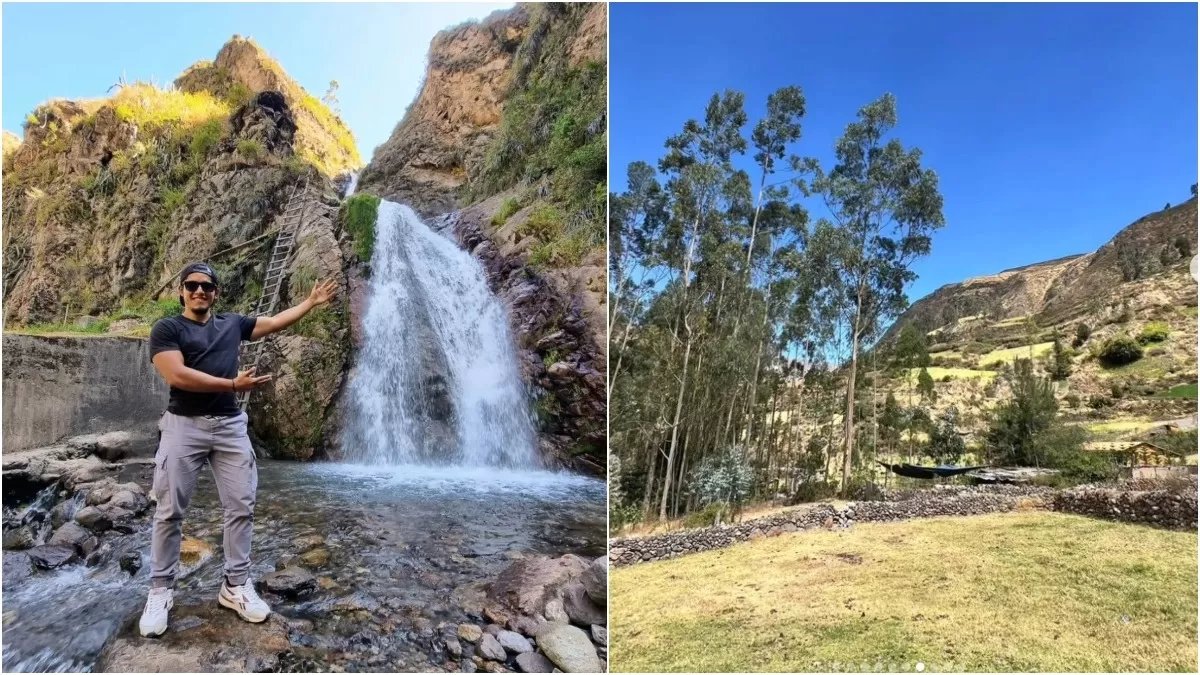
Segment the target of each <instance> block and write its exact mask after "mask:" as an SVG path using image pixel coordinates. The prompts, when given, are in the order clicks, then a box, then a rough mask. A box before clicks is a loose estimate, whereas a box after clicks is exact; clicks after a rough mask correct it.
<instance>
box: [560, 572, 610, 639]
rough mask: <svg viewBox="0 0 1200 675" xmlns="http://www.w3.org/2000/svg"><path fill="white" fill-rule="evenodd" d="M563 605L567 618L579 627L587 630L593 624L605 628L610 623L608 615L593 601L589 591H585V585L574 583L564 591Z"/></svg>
mask: <svg viewBox="0 0 1200 675" xmlns="http://www.w3.org/2000/svg"><path fill="white" fill-rule="evenodd" d="M562 603H563V609H565V610H566V612H567V617H568V618H569V619H570V621H571V623H573V624H575V625H577V626H582V627H584V628H587V627H588V626H591V625H592V624H599V625H601V626H603V625H606V624H607V623H608V616H607V614H606V613H605V612H604V610H602V609H600V608H599V607H597V606H596V603H594V602H592V601H591V599H590V598H589V597H588V595H587V591H585V590H584V589H583V584H581V583H579V582H578V581H575V582H572V583H571V584H570V585H568V586H567V587H566V588H565V589H564V590H563V596H562Z"/></svg>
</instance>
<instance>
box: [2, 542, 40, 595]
mask: <svg viewBox="0 0 1200 675" xmlns="http://www.w3.org/2000/svg"><path fill="white" fill-rule="evenodd" d="M30 574H33V563H32V560H31V559H30V557H29V554H28V553H26V552H24V551H21V552H17V551H13V552H11V553H10V552H8V551H5V552H4V590H8V589H10V588H15V587H16V586H17V585H18V584H20V583H21V582H23V581H25V580H26V579H28V578H29V575H30Z"/></svg>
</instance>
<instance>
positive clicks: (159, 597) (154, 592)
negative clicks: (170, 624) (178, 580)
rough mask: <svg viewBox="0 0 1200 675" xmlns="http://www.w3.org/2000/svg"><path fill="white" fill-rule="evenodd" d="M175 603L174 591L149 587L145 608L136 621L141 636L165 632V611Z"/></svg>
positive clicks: (153, 635) (169, 609) (155, 635)
mask: <svg viewBox="0 0 1200 675" xmlns="http://www.w3.org/2000/svg"><path fill="white" fill-rule="evenodd" d="M174 604H175V592H174V591H173V590H171V589H170V588H151V589H150V593H149V595H147V596H146V608H145V609H143V610H142V618H141V620H140V621H138V629H139V630H140V631H141V632H142V637H158V636H159V635H162V634H163V633H165V632H167V613H168V612H170V611H171V607H172V605H174Z"/></svg>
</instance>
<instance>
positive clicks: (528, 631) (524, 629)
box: [508, 616, 538, 636]
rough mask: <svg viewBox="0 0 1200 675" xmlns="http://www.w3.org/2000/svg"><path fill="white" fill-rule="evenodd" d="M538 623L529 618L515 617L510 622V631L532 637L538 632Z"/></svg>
mask: <svg viewBox="0 0 1200 675" xmlns="http://www.w3.org/2000/svg"><path fill="white" fill-rule="evenodd" d="M537 627H538V622H537V621H534V620H533V619H531V618H529V617H527V616H514V617H513V618H511V619H509V620H508V629H509V630H511V631H515V632H517V633H520V634H521V635H525V636H532V635H533V634H534V633H536V632H537Z"/></svg>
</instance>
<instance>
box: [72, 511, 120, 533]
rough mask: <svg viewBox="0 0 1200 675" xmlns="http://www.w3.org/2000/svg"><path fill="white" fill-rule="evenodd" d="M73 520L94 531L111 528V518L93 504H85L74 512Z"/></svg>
mask: <svg viewBox="0 0 1200 675" xmlns="http://www.w3.org/2000/svg"><path fill="white" fill-rule="evenodd" d="M75 522H77V523H79V524H80V525H82V526H84V527H86V528H88V529H89V530H93V531H95V532H103V531H105V530H109V529H112V526H113V523H112V520H111V519H110V518H109V517H108V515H107V514H105V513H104V512H103V511H101V510H100V509H99V508H97V507H95V506H85V507H83V508H82V509H80V510H79V513H76V514H75Z"/></svg>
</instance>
